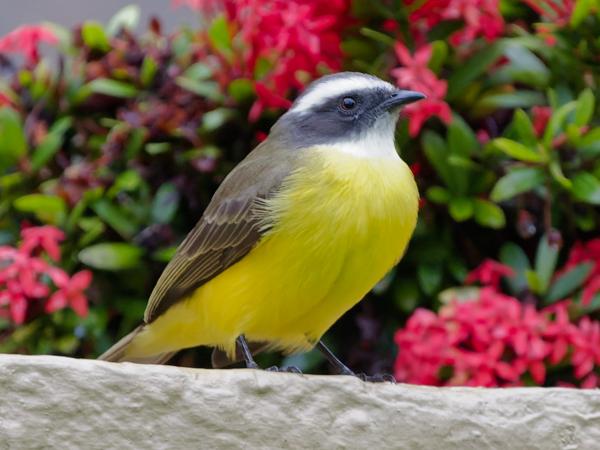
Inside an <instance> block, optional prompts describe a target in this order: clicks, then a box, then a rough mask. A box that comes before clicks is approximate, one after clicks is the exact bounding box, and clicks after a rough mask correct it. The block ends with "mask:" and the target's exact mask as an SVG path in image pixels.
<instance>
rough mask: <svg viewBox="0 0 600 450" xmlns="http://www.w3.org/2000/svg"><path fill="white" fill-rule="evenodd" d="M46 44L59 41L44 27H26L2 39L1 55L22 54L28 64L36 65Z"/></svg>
mask: <svg viewBox="0 0 600 450" xmlns="http://www.w3.org/2000/svg"><path fill="white" fill-rule="evenodd" d="M44 42H45V43H47V44H56V43H57V42H58V39H57V38H56V36H55V35H54V33H52V31H51V30H50V29H48V28H47V27H45V26H43V25H24V26H21V27H19V28H17V29H15V30H14V31H11V32H10V33H8V34H7V35H5V36H3V37H2V38H1V39H0V53H18V54H21V55H23V56H24V57H25V61H26V62H27V63H28V64H30V65H35V64H36V63H37V62H38V61H39V59H40V53H39V45H40V44H41V43H44ZM1 104H2V99H0V105H1Z"/></svg>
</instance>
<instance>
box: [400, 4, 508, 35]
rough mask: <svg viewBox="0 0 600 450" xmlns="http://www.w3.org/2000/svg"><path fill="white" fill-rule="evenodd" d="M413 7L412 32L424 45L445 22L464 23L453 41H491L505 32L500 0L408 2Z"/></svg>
mask: <svg viewBox="0 0 600 450" xmlns="http://www.w3.org/2000/svg"><path fill="white" fill-rule="evenodd" d="M406 3H407V4H408V5H409V6H411V7H413V8H414V9H413V10H412V12H411V14H410V23H411V27H412V28H411V31H412V34H413V35H414V36H415V38H416V39H417V40H420V41H421V42H422V41H423V40H424V39H425V35H426V34H427V33H428V32H429V30H431V28H432V27H434V26H435V25H437V24H439V23H440V22H444V21H462V23H463V25H462V27H461V28H460V29H459V30H457V31H456V32H454V34H453V35H452V36H451V38H450V42H451V43H452V44H454V45H459V44H463V43H470V42H471V41H473V40H474V39H476V38H477V37H479V36H483V37H484V38H486V39H487V40H489V41H492V40H494V39H496V38H497V37H499V36H500V35H501V34H502V32H503V31H504V20H503V19H502V15H501V14H500V8H499V2H498V0H426V1H424V2H422V1H415V0H406Z"/></svg>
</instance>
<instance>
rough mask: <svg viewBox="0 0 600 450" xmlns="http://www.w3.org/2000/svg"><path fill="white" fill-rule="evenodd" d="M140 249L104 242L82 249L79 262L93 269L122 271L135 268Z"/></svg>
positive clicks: (121, 243)
mask: <svg viewBox="0 0 600 450" xmlns="http://www.w3.org/2000/svg"><path fill="white" fill-rule="evenodd" d="M142 253H143V252H142V249H140V248H138V247H136V246H135V245H131V244H126V243H123V242H105V243H102V244H96V245H92V246H90V247H87V248H84V249H83V250H81V251H80V252H79V260H80V261H81V262H82V263H83V264H85V265H87V266H90V267H93V268H94V269H101V270H124V269H131V268H134V267H137V266H138V265H139V264H140V258H141V257H142Z"/></svg>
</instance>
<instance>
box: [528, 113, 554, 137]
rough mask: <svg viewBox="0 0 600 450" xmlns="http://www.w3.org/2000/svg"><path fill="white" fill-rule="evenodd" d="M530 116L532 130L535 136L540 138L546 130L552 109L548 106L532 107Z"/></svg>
mask: <svg viewBox="0 0 600 450" xmlns="http://www.w3.org/2000/svg"><path fill="white" fill-rule="evenodd" d="M531 115H532V116H533V129H534V130H535V134H536V136H538V137H540V136H541V135H542V134H544V130H546V125H548V121H549V120H550V118H551V117H552V108H550V107H549V106H534V107H533V108H531Z"/></svg>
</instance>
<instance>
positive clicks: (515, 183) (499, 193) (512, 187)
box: [490, 167, 546, 202]
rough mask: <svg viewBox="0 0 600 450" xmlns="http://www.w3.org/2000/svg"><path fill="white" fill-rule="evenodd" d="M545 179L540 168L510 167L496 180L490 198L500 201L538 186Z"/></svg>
mask: <svg viewBox="0 0 600 450" xmlns="http://www.w3.org/2000/svg"><path fill="white" fill-rule="evenodd" d="M545 180H546V176H545V174H544V171H543V170H542V169H541V168H538V167H527V168H520V169H512V170H511V171H510V172H508V173H507V174H506V175H504V176H503V177H502V178H500V179H499V180H498V182H497V183H496V185H495V186H494V188H493V189H492V192H491V193H490V198H491V199H492V200H493V201H494V202H502V201H505V200H508V199H510V198H512V197H514V196H515V195H518V194H521V193H523V192H527V191H530V190H531V189H533V188H535V187H537V186H540V185H541V184H542V183H544V181H545Z"/></svg>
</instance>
